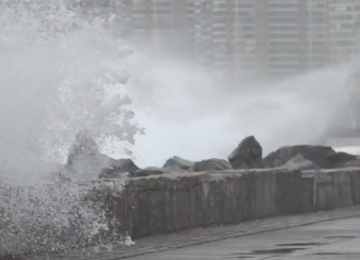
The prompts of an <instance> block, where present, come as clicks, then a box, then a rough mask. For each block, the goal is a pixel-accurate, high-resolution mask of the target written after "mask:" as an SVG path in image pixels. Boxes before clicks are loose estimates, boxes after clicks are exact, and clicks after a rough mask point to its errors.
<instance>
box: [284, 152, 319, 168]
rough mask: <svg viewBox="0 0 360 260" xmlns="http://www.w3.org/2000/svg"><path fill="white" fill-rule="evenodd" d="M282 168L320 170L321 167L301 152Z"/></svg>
mask: <svg viewBox="0 0 360 260" xmlns="http://www.w3.org/2000/svg"><path fill="white" fill-rule="evenodd" d="M281 168H285V169H288V170H291V171H292V170H300V171H301V170H304V171H305V170H319V169H320V167H319V166H317V165H316V164H315V163H313V162H312V161H309V160H306V159H305V158H304V157H303V156H302V155H301V154H298V155H296V156H295V157H293V158H292V159H290V160H289V161H288V162H287V163H285V164H284V165H283V166H281Z"/></svg>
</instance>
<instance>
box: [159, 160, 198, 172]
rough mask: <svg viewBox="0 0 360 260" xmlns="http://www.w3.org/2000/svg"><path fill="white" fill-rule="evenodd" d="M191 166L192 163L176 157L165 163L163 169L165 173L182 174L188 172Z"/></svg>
mask: <svg viewBox="0 0 360 260" xmlns="http://www.w3.org/2000/svg"><path fill="white" fill-rule="evenodd" d="M193 166H194V162H192V161H189V160H186V159H183V158H180V157H178V156H174V157H172V158H170V159H168V160H167V161H166V162H165V164H164V166H163V168H164V169H166V171H171V172H179V171H180V172H182V171H189V170H190V168H191V167H193Z"/></svg>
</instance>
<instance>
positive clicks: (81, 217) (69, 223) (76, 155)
mask: <svg viewBox="0 0 360 260" xmlns="http://www.w3.org/2000/svg"><path fill="white" fill-rule="evenodd" d="M356 162H358V160H357V157H356V156H354V155H350V154H345V153H337V152H335V151H334V150H333V149H332V148H331V147H321V146H309V145H301V146H291V147H282V148H280V149H278V150H277V151H274V152H272V153H270V154H269V155H268V156H265V157H264V158H263V154H262V147H261V145H260V144H259V142H258V141H257V140H256V139H255V137H253V136H249V137H247V138H245V139H244V140H243V141H241V142H240V143H239V145H237V146H236V147H235V149H234V151H232V152H231V153H230V155H229V157H228V158H227V159H221V158H210V159H205V160H202V161H197V162H193V161H189V160H186V159H183V158H180V157H178V156H174V157H172V158H169V159H168V160H167V161H166V162H165V163H164V165H163V166H162V167H149V168H145V169H140V168H139V167H138V166H137V165H136V164H135V163H134V162H133V161H132V160H131V159H129V158H124V159H119V160H115V159H113V158H110V157H108V156H106V155H104V154H101V153H100V152H99V151H98V149H97V145H96V143H95V142H94V141H93V140H92V139H91V138H90V137H89V136H87V135H86V134H84V133H80V134H79V135H78V136H77V138H76V141H75V142H74V144H73V145H72V147H71V149H70V151H69V156H68V161H67V164H66V165H65V166H63V167H61V169H60V170H59V171H56V172H55V173H52V174H51V176H52V177H53V178H54V180H55V182H54V183H53V184H51V185H48V186H46V187H44V186H42V187H26V188H24V187H11V188H6V187H2V188H1V189H0V193H1V197H2V200H1V201H0V203H1V212H0V213H1V218H0V226H1V232H0V244H1V245H2V246H0V256H5V255H12V254H15V255H19V254H20V255H21V254H29V253H41V252H44V253H51V252H56V251H66V250H72V249H74V248H83V247H89V246H94V245H99V244H102V245H108V244H112V245H113V244H114V243H115V244H119V243H123V244H124V243H127V241H129V237H128V234H129V235H130V236H131V237H135V238H136V237H141V236H151V235H156V234H160V233H167V232H177V231H181V230H185V229H190V228H197V227H207V226H211V225H226V224H237V223H240V222H242V221H247V220H253V219H257V218H266V217H274V216H281V215H289V214H302V213H308V212H313V211H316V210H323V209H334V208H338V207H345V206H350V205H354V204H358V203H360V169H359V168H356V167H355V168H354V167H353V166H354V165H356ZM349 166H350V168H349ZM346 167H347V168H346ZM75 176H76V178H74V177H75ZM79 176H80V182H79V181H76V179H79ZM89 176H90V177H91V178H89ZM94 176H95V177H94ZM92 177H94V178H92ZM88 179H92V180H91V181H84V180H88Z"/></svg>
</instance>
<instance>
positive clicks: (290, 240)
mask: <svg viewBox="0 0 360 260" xmlns="http://www.w3.org/2000/svg"><path fill="white" fill-rule="evenodd" d="M128 259H129V260H151V259H159V260H161V259H169V260H184V259H189V260H190V259H193V260H200V259H202V260H205V259H206V260H215V259H242V260H244V259H245V260H265V259H266V260H280V259H281V260H303V259H306V260H315V259H316V260H319V259H329V260H331V259H357V260H359V259H360V218H351V219H342V220H335V221H329V222H322V223H318V224H314V225H308V226H302V227H296V228H290V229H284V230H280V231H273V232H266V233H261V234H257V235H250V236H246V237H241V238H234V239H227V240H223V241H219V242H214V243H209V244H204V245H199V246H192V247H186V248H182V249H178V250H172V251H167V252H163V253H157V254H150V255H143V256H139V257H135V258H128ZM104 260H105V259H104Z"/></svg>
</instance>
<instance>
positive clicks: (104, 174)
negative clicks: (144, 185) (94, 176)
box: [99, 157, 140, 179]
mask: <svg viewBox="0 0 360 260" xmlns="http://www.w3.org/2000/svg"><path fill="white" fill-rule="evenodd" d="M138 170H140V168H139V167H138V166H137V165H136V164H135V163H134V162H133V161H132V160H131V159H118V160H116V159H113V158H110V157H108V160H107V163H106V164H103V165H102V167H101V170H100V174H99V178H101V179H102V178H122V177H124V176H125V175H129V176H130V175H131V173H132V172H135V171H138Z"/></svg>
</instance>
